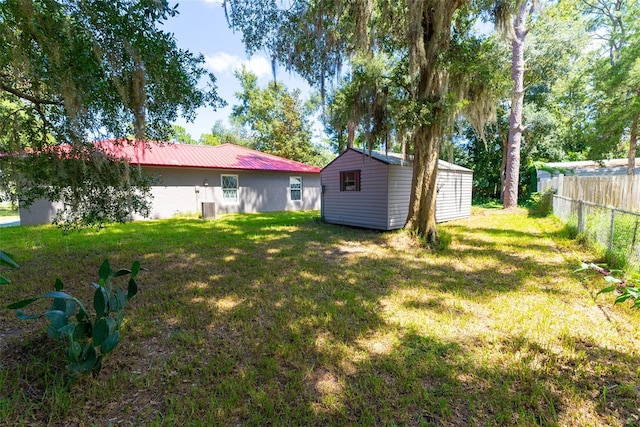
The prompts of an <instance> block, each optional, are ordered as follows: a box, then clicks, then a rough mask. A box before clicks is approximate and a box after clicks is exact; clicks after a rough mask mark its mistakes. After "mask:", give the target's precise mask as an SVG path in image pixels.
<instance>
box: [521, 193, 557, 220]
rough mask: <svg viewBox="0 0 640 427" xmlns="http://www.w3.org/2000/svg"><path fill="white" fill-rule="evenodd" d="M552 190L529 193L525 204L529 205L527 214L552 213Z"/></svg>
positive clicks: (541, 214)
mask: <svg viewBox="0 0 640 427" xmlns="http://www.w3.org/2000/svg"><path fill="white" fill-rule="evenodd" d="M552 202H553V191H545V192H544V193H537V192H536V193H531V196H529V200H528V201H527V204H528V205H529V215H534V216H547V215H551V214H552V213H553V204H552Z"/></svg>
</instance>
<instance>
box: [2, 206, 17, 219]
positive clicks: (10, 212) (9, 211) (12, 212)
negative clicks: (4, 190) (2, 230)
mask: <svg viewBox="0 0 640 427" xmlns="http://www.w3.org/2000/svg"><path fill="white" fill-rule="evenodd" d="M0 219H20V213H19V212H18V210H17V209H15V207H14V206H12V205H11V203H0Z"/></svg>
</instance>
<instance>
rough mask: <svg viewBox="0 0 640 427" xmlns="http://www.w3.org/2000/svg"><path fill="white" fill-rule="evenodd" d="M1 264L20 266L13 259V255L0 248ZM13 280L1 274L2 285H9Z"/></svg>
mask: <svg viewBox="0 0 640 427" xmlns="http://www.w3.org/2000/svg"><path fill="white" fill-rule="evenodd" d="M0 265H6V266H8V267H10V268H19V267H20V266H19V265H18V264H17V263H16V262H15V261H14V260H13V257H12V256H11V255H9V254H8V253H6V252H5V251H3V250H1V249H0ZM9 283H11V281H10V280H9V279H7V278H5V277H2V276H0V285H8V284H9Z"/></svg>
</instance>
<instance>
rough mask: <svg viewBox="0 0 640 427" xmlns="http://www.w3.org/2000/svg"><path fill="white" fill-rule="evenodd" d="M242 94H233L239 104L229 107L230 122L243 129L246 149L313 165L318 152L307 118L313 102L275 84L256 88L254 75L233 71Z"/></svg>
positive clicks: (312, 108)
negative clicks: (247, 143) (230, 111)
mask: <svg viewBox="0 0 640 427" xmlns="http://www.w3.org/2000/svg"><path fill="white" fill-rule="evenodd" d="M236 77H237V78H238V80H239V81H240V85H241V87H242V92H238V93H236V98H237V99H238V101H239V104H236V105H234V106H233V112H232V114H231V119H232V121H233V122H234V123H235V124H237V125H239V126H241V127H244V128H245V129H246V130H247V133H248V135H249V137H250V143H249V146H250V147H251V148H254V149H256V150H259V151H263V152H265V153H271V154H275V155H277V156H281V157H285V158H287V159H291V160H295V161H298V162H303V163H312V164H316V163H317V162H316V160H318V154H319V153H318V151H319V150H318V149H317V148H316V147H315V146H314V144H313V143H312V140H311V139H312V138H311V137H312V133H313V132H312V127H311V125H312V122H311V118H312V115H313V113H314V111H315V110H316V109H317V103H316V102H314V100H313V99H311V100H306V101H305V100H304V99H302V97H301V94H300V91H299V90H293V91H288V90H287V89H286V88H285V87H284V86H283V85H282V84H280V83H278V82H277V81H271V82H269V83H268V84H267V87H266V88H260V87H259V86H258V78H257V77H256V75H255V74H253V73H251V72H249V71H247V70H245V69H241V70H239V71H237V72H236Z"/></svg>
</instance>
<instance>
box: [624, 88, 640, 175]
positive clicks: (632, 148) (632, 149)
mask: <svg viewBox="0 0 640 427" xmlns="http://www.w3.org/2000/svg"><path fill="white" fill-rule="evenodd" d="M638 96H640V93H638ZM639 118H640V113H636V114H634V116H633V121H632V122H631V135H630V137H629V160H628V163H627V175H634V174H635V169H636V149H637V147H638V119H639Z"/></svg>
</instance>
